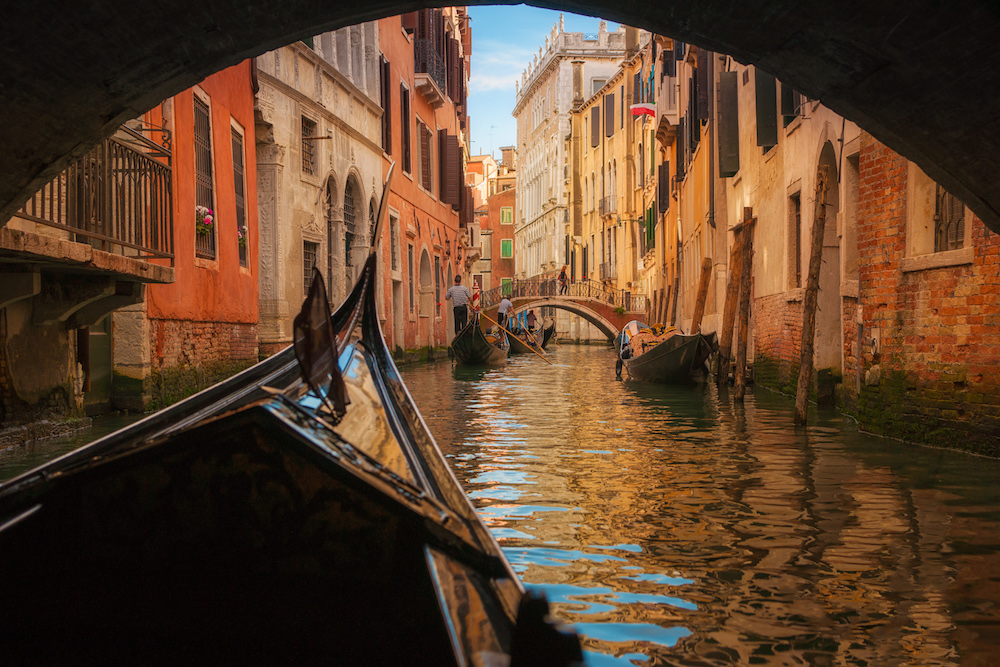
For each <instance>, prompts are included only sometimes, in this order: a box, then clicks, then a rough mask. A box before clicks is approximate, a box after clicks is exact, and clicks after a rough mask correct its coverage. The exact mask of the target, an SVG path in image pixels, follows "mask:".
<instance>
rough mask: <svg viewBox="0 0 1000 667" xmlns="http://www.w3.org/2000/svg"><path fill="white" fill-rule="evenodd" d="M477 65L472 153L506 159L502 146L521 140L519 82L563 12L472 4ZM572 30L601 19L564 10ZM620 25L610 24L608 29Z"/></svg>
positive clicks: (588, 28)
mask: <svg viewBox="0 0 1000 667" xmlns="http://www.w3.org/2000/svg"><path fill="white" fill-rule="evenodd" d="M468 10H469V16H470V17H471V19H472V22H471V25H472V67H471V77H470V81H469V122H470V124H471V126H472V131H471V137H470V139H471V141H472V146H471V151H470V153H471V154H472V155H485V154H487V153H490V152H491V149H492V153H493V156H494V157H496V158H497V159H499V158H500V147H501V146H513V145H515V143H516V142H517V126H516V124H515V122H514V117H513V116H511V115H510V114H511V111H513V110H514V97H515V94H516V93H515V90H514V83H515V81H520V79H521V72H522V71H524V70H525V69H527V68H528V66H529V65H530V64H531V59H532V57H534V56H535V55H537V54H538V47H539V46H541V47H543V48H544V47H545V38H546V37H547V36H548V35H549V33H550V32H551V31H552V27H553V26H555V25H556V24H557V23H558V22H559V12H557V11H552V10H549V9H538V8H536V7H527V6H525V5H506V6H496V5H494V6H486V7H484V6H470V7H469V8H468ZM563 16H564V21H565V28H566V32H593V33H596V32H597V26H598V23H600V19H597V18H591V17H588V16H579V15H577V14H568V13H564V14H563ZM617 29H618V24H617V23H612V22H610V21H609V22H608V31H609V32H614V31H615V30H617Z"/></svg>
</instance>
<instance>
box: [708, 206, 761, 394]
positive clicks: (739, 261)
mask: <svg viewBox="0 0 1000 667" xmlns="http://www.w3.org/2000/svg"><path fill="white" fill-rule="evenodd" d="M751 218H753V209H752V208H750V207H749V206H747V207H745V208H744V209H743V221H742V222H740V223H739V224H738V225H736V226H735V227H733V248H732V250H731V251H730V252H729V282H728V283H727V284H726V304H725V306H724V307H723V309H722V331H721V332H720V334H719V360H718V362H717V364H716V369H715V370H716V373H715V381H716V384H718V386H719V387H720V388H721V387H722V386H723V385H724V384H725V383H726V380H727V379H728V378H729V364H730V362H732V360H733V326H734V325H735V324H736V307H737V305H738V303H739V299H740V275H741V273H742V272H743V227H744V225H746V223H747V222H748V221H749V220H750V219H751Z"/></svg>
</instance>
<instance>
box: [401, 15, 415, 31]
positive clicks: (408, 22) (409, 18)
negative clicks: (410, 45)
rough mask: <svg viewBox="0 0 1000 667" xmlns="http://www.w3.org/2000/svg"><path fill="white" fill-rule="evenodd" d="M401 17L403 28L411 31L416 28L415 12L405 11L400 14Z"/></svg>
mask: <svg viewBox="0 0 1000 667" xmlns="http://www.w3.org/2000/svg"><path fill="white" fill-rule="evenodd" d="M400 18H401V19H403V30H405V31H406V32H408V33H411V34H412V33H413V31H414V30H416V29H417V12H407V13H405V14H403V15H402V16H400Z"/></svg>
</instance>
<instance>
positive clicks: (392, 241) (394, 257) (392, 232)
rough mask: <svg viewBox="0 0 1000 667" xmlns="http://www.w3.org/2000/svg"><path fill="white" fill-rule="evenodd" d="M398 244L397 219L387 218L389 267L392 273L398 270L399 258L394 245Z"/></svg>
mask: <svg viewBox="0 0 1000 667" xmlns="http://www.w3.org/2000/svg"><path fill="white" fill-rule="evenodd" d="M397 243H399V218H396V217H391V218H389V266H390V268H391V269H392V270H393V271H398V270H399V257H398V251H397V250H396V244H397Z"/></svg>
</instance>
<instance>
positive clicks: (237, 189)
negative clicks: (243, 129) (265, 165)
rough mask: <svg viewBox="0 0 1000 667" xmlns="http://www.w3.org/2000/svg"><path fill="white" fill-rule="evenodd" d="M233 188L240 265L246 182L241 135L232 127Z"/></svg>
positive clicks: (243, 253) (244, 243) (242, 262)
mask: <svg viewBox="0 0 1000 667" xmlns="http://www.w3.org/2000/svg"><path fill="white" fill-rule="evenodd" d="M232 140H233V141H232V144H233V190H234V194H235V205H236V243H237V248H238V250H239V257H240V266H246V265H247V241H248V239H247V205H246V184H245V175H244V167H243V135H242V134H240V133H239V132H237V131H236V128H233V131H232Z"/></svg>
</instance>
